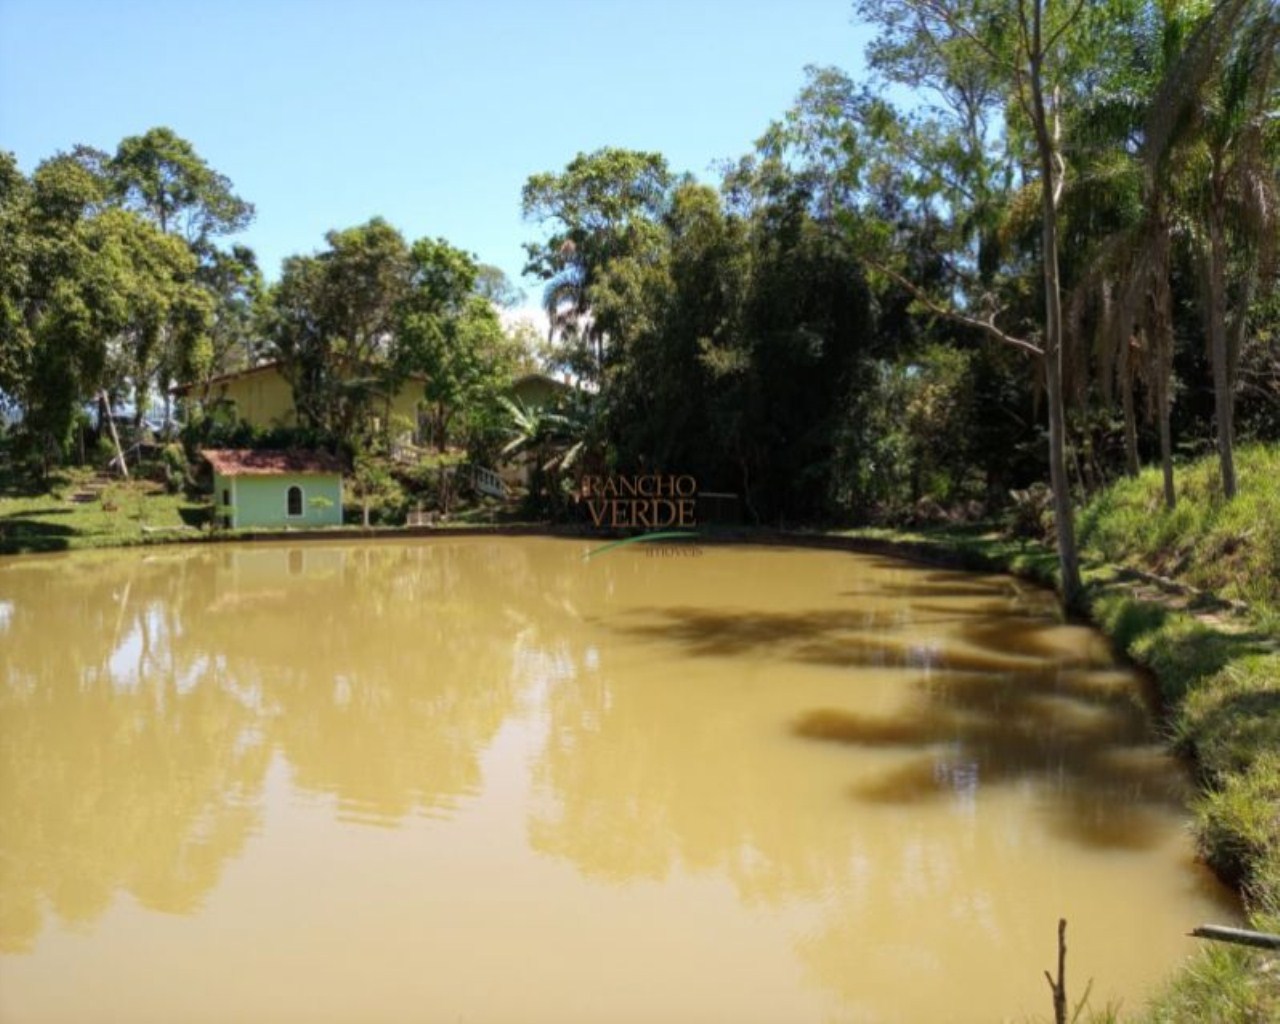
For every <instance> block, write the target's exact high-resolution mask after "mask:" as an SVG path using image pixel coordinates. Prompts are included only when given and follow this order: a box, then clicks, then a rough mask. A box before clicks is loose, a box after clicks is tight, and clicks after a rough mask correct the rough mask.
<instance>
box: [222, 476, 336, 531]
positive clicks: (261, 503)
mask: <svg viewBox="0 0 1280 1024" xmlns="http://www.w3.org/2000/svg"><path fill="white" fill-rule="evenodd" d="M213 486H214V503H215V507H216V506H217V505H220V504H222V501H223V491H224V490H227V491H229V492H230V497H231V504H232V507H233V508H234V512H233V514H232V521H231V525H232V526H233V527H235V528H237V529H241V528H243V527H246V526H305V527H314V526H341V525H342V478H341V477H340V476H338V475H337V474H336V473H331V474H307V473H297V474H282V475H280V476H237V477H233V478H230V479H228V478H227V477H223V476H222V475H220V474H218V473H215V474H214V476H213ZM293 486H298V487H301V488H302V515H300V516H290V515H287V514H286V512H287V509H288V494H289V488H290V487H293ZM312 498H326V499H328V501H329V502H330V504H329V506H328V507H326V508H315V507H313V506H312V504H311V499H312Z"/></svg>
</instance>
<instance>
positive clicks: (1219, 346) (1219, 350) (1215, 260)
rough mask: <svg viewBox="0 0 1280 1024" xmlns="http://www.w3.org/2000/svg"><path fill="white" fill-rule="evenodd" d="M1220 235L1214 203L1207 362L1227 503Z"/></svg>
mask: <svg viewBox="0 0 1280 1024" xmlns="http://www.w3.org/2000/svg"><path fill="white" fill-rule="evenodd" d="M1216 177H1217V175H1216V174H1215V178H1216ZM1217 190H1218V183H1217V181H1215V182H1214V191H1215V192H1217ZM1215 199H1216V196H1215ZM1223 233H1224V232H1223V224H1222V208H1221V206H1220V205H1219V204H1218V203H1217V202H1216V201H1215V202H1214V204H1213V208H1212V209H1211V210H1210V211H1209V362H1210V364H1211V365H1212V367H1213V411H1214V417H1215V419H1216V420H1217V425H1218V460H1219V461H1220V462H1221V464H1222V494H1223V496H1224V497H1225V498H1226V499H1227V500H1228V501H1230V500H1231V499H1232V498H1234V497H1235V496H1236V465H1235V452H1234V450H1233V440H1232V434H1233V423H1232V421H1233V420H1234V418H1235V409H1234V402H1233V400H1232V394H1231V390H1232V388H1231V376H1230V374H1229V372H1228V366H1227V323H1226V318H1227V301H1226V280H1225V278H1226V263H1227V253H1226V240H1225V238H1224V237H1223Z"/></svg>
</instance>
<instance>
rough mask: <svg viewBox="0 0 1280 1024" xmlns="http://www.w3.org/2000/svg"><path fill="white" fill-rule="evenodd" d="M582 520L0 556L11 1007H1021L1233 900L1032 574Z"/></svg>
mask: <svg viewBox="0 0 1280 1024" xmlns="http://www.w3.org/2000/svg"><path fill="white" fill-rule="evenodd" d="M591 547H593V545H592V544H590V543H587V542H580V541H564V540H551V539H515V538H506V539H483V538H467V539H454V540H449V539H443V538H442V539H434V538H433V539H430V540H425V541H413V542H373V543H366V544H338V543H328V542H326V543H312V544H296V545H266V544H256V545H244V546H218V547H205V548H198V549H197V548H171V549H152V550H150V551H147V552H144V553H139V552H97V553H94V552H89V553H83V554H77V555H68V556H53V557H40V558H29V559H17V560H14V559H10V560H6V561H4V562H3V563H0V1020H2V1021H4V1022H6V1024H11V1022H12V1024H25V1022H74V1024H93V1022H97V1021H104V1022H105V1021H122V1022H130V1024H142V1022H157V1024H161V1022H163V1024H171V1022H177V1021H182V1022H218V1024H222V1022H228V1021H236V1022H259V1021H260V1022H270V1024H282V1022H308V1024H311V1022H344V1024H345V1022H353V1024H355V1022H381V1021H478V1022H497V1024H501V1022H513V1024H540V1022H548V1024H551V1022H554V1024H576V1022H599V1021H610V1022H631V1021H635V1022H655V1021H669V1022H674V1024H681V1022H690V1024H696V1022H724V1021H733V1022H749V1021H750V1022H755V1021H758V1022H769V1024H785V1022H815V1021H822V1022H827V1021H859V1022H861V1021H926V1020H930V1021H943V1020H945V1021H1000V1020H1024V1019H1027V1018H1033V1017H1037V1016H1038V1017H1041V1018H1044V1017H1047V1016H1048V1015H1049V1011H1050V1002H1049V994H1048V986H1047V985H1046V984H1045V979H1044V977H1043V974H1042V971H1043V970H1044V969H1045V968H1048V967H1051V966H1052V965H1053V963H1054V959H1055V955H1056V954H1055V948H1056V947H1055V941H1056V927H1057V920H1058V918H1059V917H1060V916H1062V917H1066V918H1067V919H1068V921H1069V931H1068V941H1069V948H1070V953H1069V959H1068V984H1069V994H1070V996H1071V998H1072V999H1073V1000H1074V999H1075V998H1078V997H1079V996H1080V995H1081V994H1082V993H1083V991H1084V986H1085V984H1086V983H1087V982H1089V981H1090V980H1091V981H1092V996H1091V1000H1090V1005H1091V1006H1093V1007H1095V1008H1097V1007H1101V1006H1104V1005H1105V1004H1107V1003H1108V1002H1111V1003H1115V1002H1122V1003H1123V1005H1124V1006H1125V1007H1127V1008H1130V1009H1135V1008H1137V1007H1138V1006H1139V1005H1140V1004H1141V1003H1142V1001H1143V999H1144V997H1145V996H1146V995H1147V994H1148V993H1150V992H1151V990H1152V989H1153V988H1154V986H1155V985H1157V984H1158V983H1159V981H1160V979H1161V978H1162V977H1163V976H1164V975H1166V974H1167V973H1168V972H1170V971H1171V970H1172V969H1174V968H1175V967H1176V966H1177V965H1178V963H1179V961H1180V960H1181V959H1182V958H1183V957H1184V956H1186V955H1187V954H1188V953H1190V952H1191V951H1192V948H1193V947H1192V942H1193V940H1190V939H1187V938H1185V933H1186V932H1187V930H1188V929H1189V928H1191V927H1192V926H1194V925H1196V924H1198V923H1201V922H1202V921H1207V920H1217V921H1222V922H1226V923H1231V922H1233V921H1234V920H1235V919H1236V913H1237V912H1236V909H1235V904H1234V902H1233V900H1232V899H1231V897H1230V894H1229V893H1227V892H1226V891H1225V890H1223V889H1222V888H1221V887H1220V886H1218V885H1217V884H1216V883H1215V882H1214V881H1213V879H1212V878H1211V877H1210V876H1209V875H1208V874H1207V872H1205V871H1204V870H1203V869H1202V868H1200V867H1199V866H1198V865H1197V864H1196V863H1195V861H1194V858H1193V850H1192V845H1191V841H1190V839H1189V836H1188V829H1187V816H1186V813H1185V810H1184V802H1185V797H1186V787H1187V785H1188V783H1187V780H1186V778H1185V776H1184V773H1183V772H1182V771H1180V770H1179V768H1178V766H1177V765H1175V764H1174V763H1172V762H1171V761H1170V760H1169V759H1168V758H1167V757H1166V756H1165V755H1164V754H1163V753H1162V751H1161V747H1160V745H1159V743H1158V742H1157V740H1156V738H1155V735H1154V729H1153V727H1152V725H1151V722H1150V720H1149V717H1148V714H1147V710H1146V707H1145V703H1144V700H1143V696H1142V687H1141V684H1140V682H1139V680H1137V679H1136V678H1135V676H1134V675H1133V674H1132V673H1131V672H1130V671H1129V670H1127V669H1125V668H1123V667H1121V666H1119V665H1117V664H1116V663H1115V662H1114V661H1113V659H1112V657H1111V655H1110V654H1109V652H1108V649H1107V646H1106V644H1105V642H1104V641H1103V640H1102V639H1101V638H1100V637H1099V636H1098V635H1097V634H1096V633H1094V632H1092V631H1090V630H1088V629H1086V628H1083V627H1079V626H1074V625H1062V624H1060V623H1059V622H1058V621H1057V618H1056V616H1055V612H1054V603H1053V600H1052V597H1051V595H1048V594H1046V593H1044V592H1041V591H1038V590H1034V589H1031V588H1029V587H1028V586H1026V585H1025V584H1021V583H1018V582H1016V581H1014V580H1012V579H1009V578H1007V577H1000V576H979V575H972V574H962V573H955V572H949V571H943V570H939V569H934V568H927V567H920V566H915V565H911V564H907V563H901V562H896V561H891V560H888V559H884V558H879V557H871V556H866V555H855V554H849V553H843V552H835V551H812V550H800V549H787V548H765V547H737V548H734V547H706V548H703V549H702V550H701V554H700V555H697V556H694V555H691V554H687V553H686V554H682V555H678V556H670V557H662V556H661V554H660V553H657V552H656V549H655V550H646V549H645V548H644V546H643V545H632V546H629V547H625V548H620V549H617V550H615V551H611V552H608V553H606V554H602V555H599V556H597V557H594V558H592V559H590V560H584V557H583V556H584V553H585V552H586V551H588V550H590V549H591Z"/></svg>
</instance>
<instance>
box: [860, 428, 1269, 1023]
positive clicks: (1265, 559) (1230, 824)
mask: <svg viewBox="0 0 1280 1024" xmlns="http://www.w3.org/2000/svg"><path fill="white" fill-rule="evenodd" d="M1237 471H1238V474H1239V483H1240V489H1239V494H1238V495H1237V497H1236V499H1235V501H1233V502H1231V503H1226V502H1224V501H1223V500H1222V492H1221V485H1220V483H1219V479H1218V476H1217V472H1218V467H1217V462H1216V460H1215V459H1212V458H1209V459H1204V460H1202V461H1200V462H1197V463H1195V464H1193V465H1190V466H1188V467H1185V468H1183V469H1180V470H1179V472H1178V474H1177V484H1178V495H1179V504H1178V508H1177V509H1175V510H1174V511H1172V512H1170V511H1167V510H1165V509H1164V506H1163V498H1162V492H1161V485H1160V478H1159V475H1158V473H1156V472H1154V471H1149V472H1146V473H1144V474H1142V475H1141V476H1140V477H1138V478H1137V479H1135V480H1125V481H1123V482H1121V483H1118V484H1116V485H1115V486H1114V487H1112V488H1110V489H1109V490H1107V491H1106V492H1104V493H1102V494H1100V495H1098V496H1097V497H1096V498H1095V499H1094V500H1093V501H1092V502H1091V503H1090V504H1089V505H1088V506H1087V507H1086V508H1085V509H1083V510H1082V512H1081V514H1080V518H1079V527H1080V530H1079V532H1080V543H1081V550H1082V555H1083V557H1084V579H1085V584H1086V591H1087V597H1086V600H1087V606H1088V610H1089V614H1090V616H1091V617H1092V618H1093V620H1094V621H1095V622H1096V623H1097V624H1098V626H1099V627H1100V628H1101V629H1103V631H1104V632H1106V633H1107V635H1108V636H1110V637H1111V639H1112V641H1113V642H1114V643H1115V645H1116V647H1117V648H1118V649H1120V650H1121V651H1123V652H1124V653H1125V654H1126V655H1128V656H1129V657H1130V658H1131V659H1132V660H1133V661H1135V662H1136V663H1138V664H1140V665H1143V666H1146V667H1147V668H1149V669H1150V670H1151V671H1152V672H1153V674H1154V676H1155V678H1156V680H1157V682H1158V686H1159V692H1160V695H1161V697H1162V699H1163V705H1164V709H1163V712H1164V713H1163V725H1164V728H1165V729H1166V730H1167V735H1168V737H1169V740H1170V744H1171V746H1172V747H1173V748H1174V749H1175V750H1176V751H1177V752H1178V753H1180V754H1183V755H1185V756H1186V757H1187V758H1188V759H1189V760H1190V763H1191V764H1192V765H1194V770H1195V772H1196V773H1197V777H1198V780H1199V782H1200V792H1199V796H1198V797H1197V798H1196V800H1195V802H1194V805H1193V807H1192V812H1193V814H1194V832H1195V840H1196V845H1197V848H1198V850H1199V853H1200V855H1201V856H1202V857H1203V859H1204V860H1205V862H1206V863H1208V864H1209V865H1210V866H1212V867H1213V868H1214V870H1215V871H1217V872H1218V874H1219V875H1220V876H1221V877H1223V878H1224V879H1225V880H1227V881H1229V882H1231V883H1232V884H1234V885H1236V886H1238V887H1239V889H1240V891H1241V894H1242V896H1243V898H1244V902H1245V907H1246V911H1247V913H1248V916H1249V920H1250V924H1251V925H1252V926H1253V927H1254V928H1257V929H1259V930H1262V931H1271V932H1280V630H1278V629H1277V623H1280V448H1277V447H1276V446H1271V447H1269V448H1262V447H1251V448H1246V449H1243V450H1241V451H1240V452H1239V453H1238V462H1237ZM858 536H859V537H861V538H864V539H868V540H871V541H873V542H874V541H891V542H893V543H896V544H899V545H902V546H903V547H905V548H906V549H907V550H912V551H914V552H915V553H917V554H922V555H925V556H930V555H932V556H935V557H944V558H948V559H951V560H958V561H959V562H960V563H962V564H967V565H971V566H973V567H975V568H976V567H982V566H985V567H992V568H1002V569H1006V570H1009V571H1013V572H1018V573H1020V574H1022V575H1024V576H1030V577H1032V578H1035V579H1038V580H1041V581H1043V582H1047V583H1053V582H1055V578H1056V573H1057V560H1056V557H1055V554H1054V552H1053V550H1052V549H1051V548H1049V547H1048V546H1046V545H1044V544H1038V543H1034V542H1028V541H1018V540H1010V539H1007V538H1005V537H1002V536H1000V535H998V534H997V533H992V532H980V531H961V530H941V531H928V532H920V533H911V534H891V533H887V532H883V531H864V532H860V533H859V534H858ZM1220 599H1227V600H1228V601H1230V602H1234V603H1233V604H1230V605H1227V604H1224V602H1223V601H1222V600H1220ZM1239 602H1243V604H1241V603H1239ZM1188 923H1189V924H1191V923H1193V922H1188ZM1195 923H1198V922H1195ZM1136 1019H1138V1020H1142V1021H1148V1022H1153V1024H1154V1022H1160V1024H1172V1022H1177V1024H1191V1022H1196V1024H1200V1022H1205V1021H1213V1022H1215V1024H1254V1022H1259V1024H1260V1022H1263V1021H1276V1020H1280V955H1277V954H1275V953H1267V952H1261V951H1258V950H1250V949H1244V948H1241V947H1224V946H1218V945H1213V944H1210V946H1209V948H1205V949H1204V950H1202V951H1201V952H1200V953H1199V954H1197V955H1196V956H1195V957H1194V958H1192V959H1191V960H1190V961H1189V962H1188V963H1187V964H1186V965H1185V967H1184V968H1183V969H1182V970H1181V971H1180V972H1179V973H1178V974H1177V975H1176V976H1175V977H1174V978H1173V979H1172V980H1171V981H1170V983H1169V984H1168V986H1167V987H1166V988H1165V989H1164V990H1163V991H1161V992H1160V993H1158V994H1157V995H1156V996H1155V998H1154V999H1153V1001H1152V1003H1151V1004H1150V1005H1149V1006H1148V1007H1147V1008H1146V1009H1145V1010H1144V1011H1142V1012H1141V1013H1139V1014H1138V1015H1137V1017H1136Z"/></svg>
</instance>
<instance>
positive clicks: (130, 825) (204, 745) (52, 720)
mask: <svg viewBox="0 0 1280 1024" xmlns="http://www.w3.org/2000/svg"><path fill="white" fill-rule="evenodd" d="M537 577H538V573H537V572H535V571H534V570H533V569H531V567H530V566H529V565H528V562H527V557H526V555H525V554H524V552H523V551H522V549H521V548H520V547H519V546H518V545H506V546H500V545H489V546H487V547H485V548H483V550H476V551H471V552H468V553H465V554H464V553H462V552H460V551H459V550H458V549H457V548H454V547H452V546H449V545H446V544H427V545H417V546H402V545H390V544H388V545H385V546H383V545H366V546H363V547H358V548H339V547H330V546H328V545H314V546H305V547H295V548H285V547H277V546H267V545H263V546H261V547H257V546H254V547H243V548H241V547H236V548H231V547H228V548H218V549H205V550H201V551H198V552H185V551H184V552H176V553H173V552H171V553H166V554H163V555H158V556H157V555H148V556H145V557H143V556H139V555H137V554H133V553H127V554H120V553H112V554H110V555H98V554H89V555H84V556H76V557H72V558H66V559H51V560H40V561H32V562H29V563H22V564H20V565H15V566H11V567H6V570H5V572H4V574H3V575H0V600H3V601H5V602H6V608H8V609H9V610H8V611H7V612H6V617H5V621H4V622H3V623H0V633H2V634H3V643H4V649H5V659H4V662H3V665H2V666H0V734H2V735H3V741H4V742H3V745H0V948H2V949H6V950H18V949H25V948H29V947H30V946H31V944H32V943H33V941H34V939H35V937H36V935H37V934H38V933H39V931H40V928H41V921H42V917H43V914H44V912H45V907H46V906H47V907H48V908H49V909H50V910H52V912H53V913H55V914H56V915H57V916H58V917H60V918H61V919H63V920H64V921H71V922H88V921H91V920H93V919H94V918H95V917H96V916H97V915H98V914H100V913H102V911H103V910H105V908H106V907H107V906H108V905H109V904H110V902H111V899H112V897H113V895H114V893H115V891H116V890H123V891H126V892H129V893H131V894H132V895H134V896H135V897H136V898H137V899H138V900H139V902H140V903H142V904H143V905H145V906H148V907H151V908H154V909H158V910H164V911H168V912H172V913H188V912H191V911H193V910H194V909H196V908H197V907H198V906H199V905H200V904H201V902H202V901H203V900H204V899H205V898H206V896H207V895H208V893H209V892H210V891H211V890H212V888H213V887H214V886H215V885H216V883H217V881H218V878H219V876H220V874H221V871H222V869H223V867H224V866H225V865H226V864H227V863H228V862H229V861H230V860H232V859H234V858H235V857H236V856H237V855H238V854H239V852H240V851H241V850H242V849H243V847H244V844H245V842H246V840H247V839H248V837H249V836H251V835H252V834H253V833H254V831H255V829H256V828H257V827H258V825H259V820H258V819H259V809H258V806H257V805H258V802H259V800H260V797H261V792H262V786H263V781H264V777H265V773H266V768H267V765H268V763H269V762H270V759H271V757H272V754H273V752H274V751H277V750H278V751H280V752H282V753H283V755H284V756H285V757H286V759H287V760H288V762H289V763H290V764H291V766H292V768H293V771H294V779H295V782H296V783H297V784H298V785H300V786H303V787H306V788H309V789H312V790H315V791H317V792H322V793H326V794H332V795H333V796H334V797H335V798H336V799H337V802H338V805H339V808H340V813H341V814H343V815H344V816H350V817H354V818H357V819H359V820H374V821H378V822H380V823H383V824H394V823H396V822H397V821H399V820H401V819H402V818H403V817H404V816H405V815H407V814H409V813H412V812H413V811H417V810H426V811H435V812H441V811H447V810H448V809H449V808H451V807H454V806H456V805H457V803H458V801H459V800H460V799H462V798H463V797H465V796H466V795H467V794H469V793H474V792H475V791H476V789H477V788H478V786H479V783H480V765H479V757H480V754H481V752H482V750H483V749H484V747H485V746H486V745H487V744H488V743H489V742H490V741H491V740H492V738H493V736H494V735H495V733H496V732H497V730H498V728H499V727H500V725H501V723H502V721H503V719H504V718H505V717H506V716H507V715H508V714H509V713H510V712H511V710H512V708H513V706H514V702H515V700H516V682H515V681H514V677H513V670H512V649H513V643H512V639H511V637H512V635H513V634H514V632H515V631H516V630H517V629H522V630H524V631H525V633H526V634H529V626H530V623H531V622H536V621H538V619H539V616H541V615H543V614H545V612H546V610H547V609H548V608H549V605H548V599H549V596H550V597H555V592H556V588H555V587H552V588H551V590H550V592H549V595H548V593H544V592H543V591H542V590H540V588H539V587H538V586H536V585H535V584H534V583H533V581H534V580H535V579H536V578H537ZM495 623H496V628H495ZM508 624H509V625H510V629H509V630H508V629H507V625H508ZM535 632H536V631H535Z"/></svg>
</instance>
